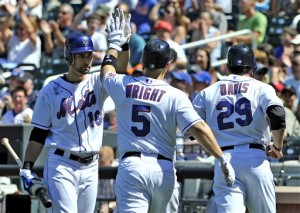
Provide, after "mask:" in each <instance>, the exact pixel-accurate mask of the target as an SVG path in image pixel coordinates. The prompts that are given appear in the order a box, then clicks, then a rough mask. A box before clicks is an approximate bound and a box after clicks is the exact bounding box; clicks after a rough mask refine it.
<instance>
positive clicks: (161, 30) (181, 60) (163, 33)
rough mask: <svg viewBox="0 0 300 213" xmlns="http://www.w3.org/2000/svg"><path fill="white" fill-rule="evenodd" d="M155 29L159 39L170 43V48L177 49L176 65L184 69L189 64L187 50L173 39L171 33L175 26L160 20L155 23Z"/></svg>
mask: <svg viewBox="0 0 300 213" xmlns="http://www.w3.org/2000/svg"><path fill="white" fill-rule="evenodd" d="M154 30H155V31H156V36H157V38H159V39H162V40H164V41H166V42H168V44H169V45H170V48H171V49H173V50H175V51H176V53H177V60H176V66H177V68H179V69H184V68H185V67H186V65H187V62H188V61H187V57H186V55H185V52H184V51H183V49H182V48H181V47H180V45H179V44H178V43H176V42H175V41H173V40H172V38H171V33H172V31H173V27H172V25H171V24H170V23H169V22H166V21H163V20H158V21H157V22H156V23H155V25H154Z"/></svg>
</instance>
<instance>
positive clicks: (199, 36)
mask: <svg viewBox="0 0 300 213" xmlns="http://www.w3.org/2000/svg"><path fill="white" fill-rule="evenodd" d="M213 21H214V20H213V16H212V14H211V13H210V12H207V11H203V12H201V14H200V16H199V18H198V19H197V20H195V21H194V22H193V23H192V32H191V42H193V41H198V40H204V39H207V38H213V37H216V36H220V35H221V31H220V30H219V29H218V28H216V27H214V26H213V25H212V24H213ZM201 48H204V49H206V50H207V51H208V52H209V55H210V61H211V63H213V62H216V61H218V59H219V58H220V57H221V48H222V43H221V41H215V42H209V43H207V44H205V45H204V46H201ZM195 51H196V49H195V48H191V49H189V51H188V52H189V55H193V54H195Z"/></svg>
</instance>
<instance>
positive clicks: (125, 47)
mask: <svg viewBox="0 0 300 213" xmlns="http://www.w3.org/2000/svg"><path fill="white" fill-rule="evenodd" d="M121 48H122V51H128V50H129V43H125V44H123V45H122V47H121Z"/></svg>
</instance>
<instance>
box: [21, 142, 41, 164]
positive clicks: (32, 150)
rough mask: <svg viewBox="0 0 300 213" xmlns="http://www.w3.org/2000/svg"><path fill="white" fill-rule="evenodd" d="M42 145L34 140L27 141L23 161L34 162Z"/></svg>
mask: <svg viewBox="0 0 300 213" xmlns="http://www.w3.org/2000/svg"><path fill="white" fill-rule="evenodd" d="M43 147H44V145H43V144H41V143H38V142H36V141H29V143H28V146H27V148H26V152H25V158H24V161H30V162H33V163H34V162H35V161H36V160H37V158H38V157H39V155H40V153H41V152H42V149H43Z"/></svg>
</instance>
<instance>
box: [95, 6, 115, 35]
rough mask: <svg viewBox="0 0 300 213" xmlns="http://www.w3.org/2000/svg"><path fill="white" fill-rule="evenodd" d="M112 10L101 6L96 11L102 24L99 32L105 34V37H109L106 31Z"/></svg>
mask: <svg viewBox="0 0 300 213" xmlns="http://www.w3.org/2000/svg"><path fill="white" fill-rule="evenodd" d="M111 11H112V10H111V9H110V8H109V7H107V6H106V5H105V4H101V5H99V6H98V8H97V10H96V12H95V13H96V14H97V15H98V16H99V17H100V20H101V23H100V29H99V30H98V31H99V32H100V33H103V34H104V35H107V33H106V31H105V29H106V22H107V21H108V18H109V17H110V13H111Z"/></svg>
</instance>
